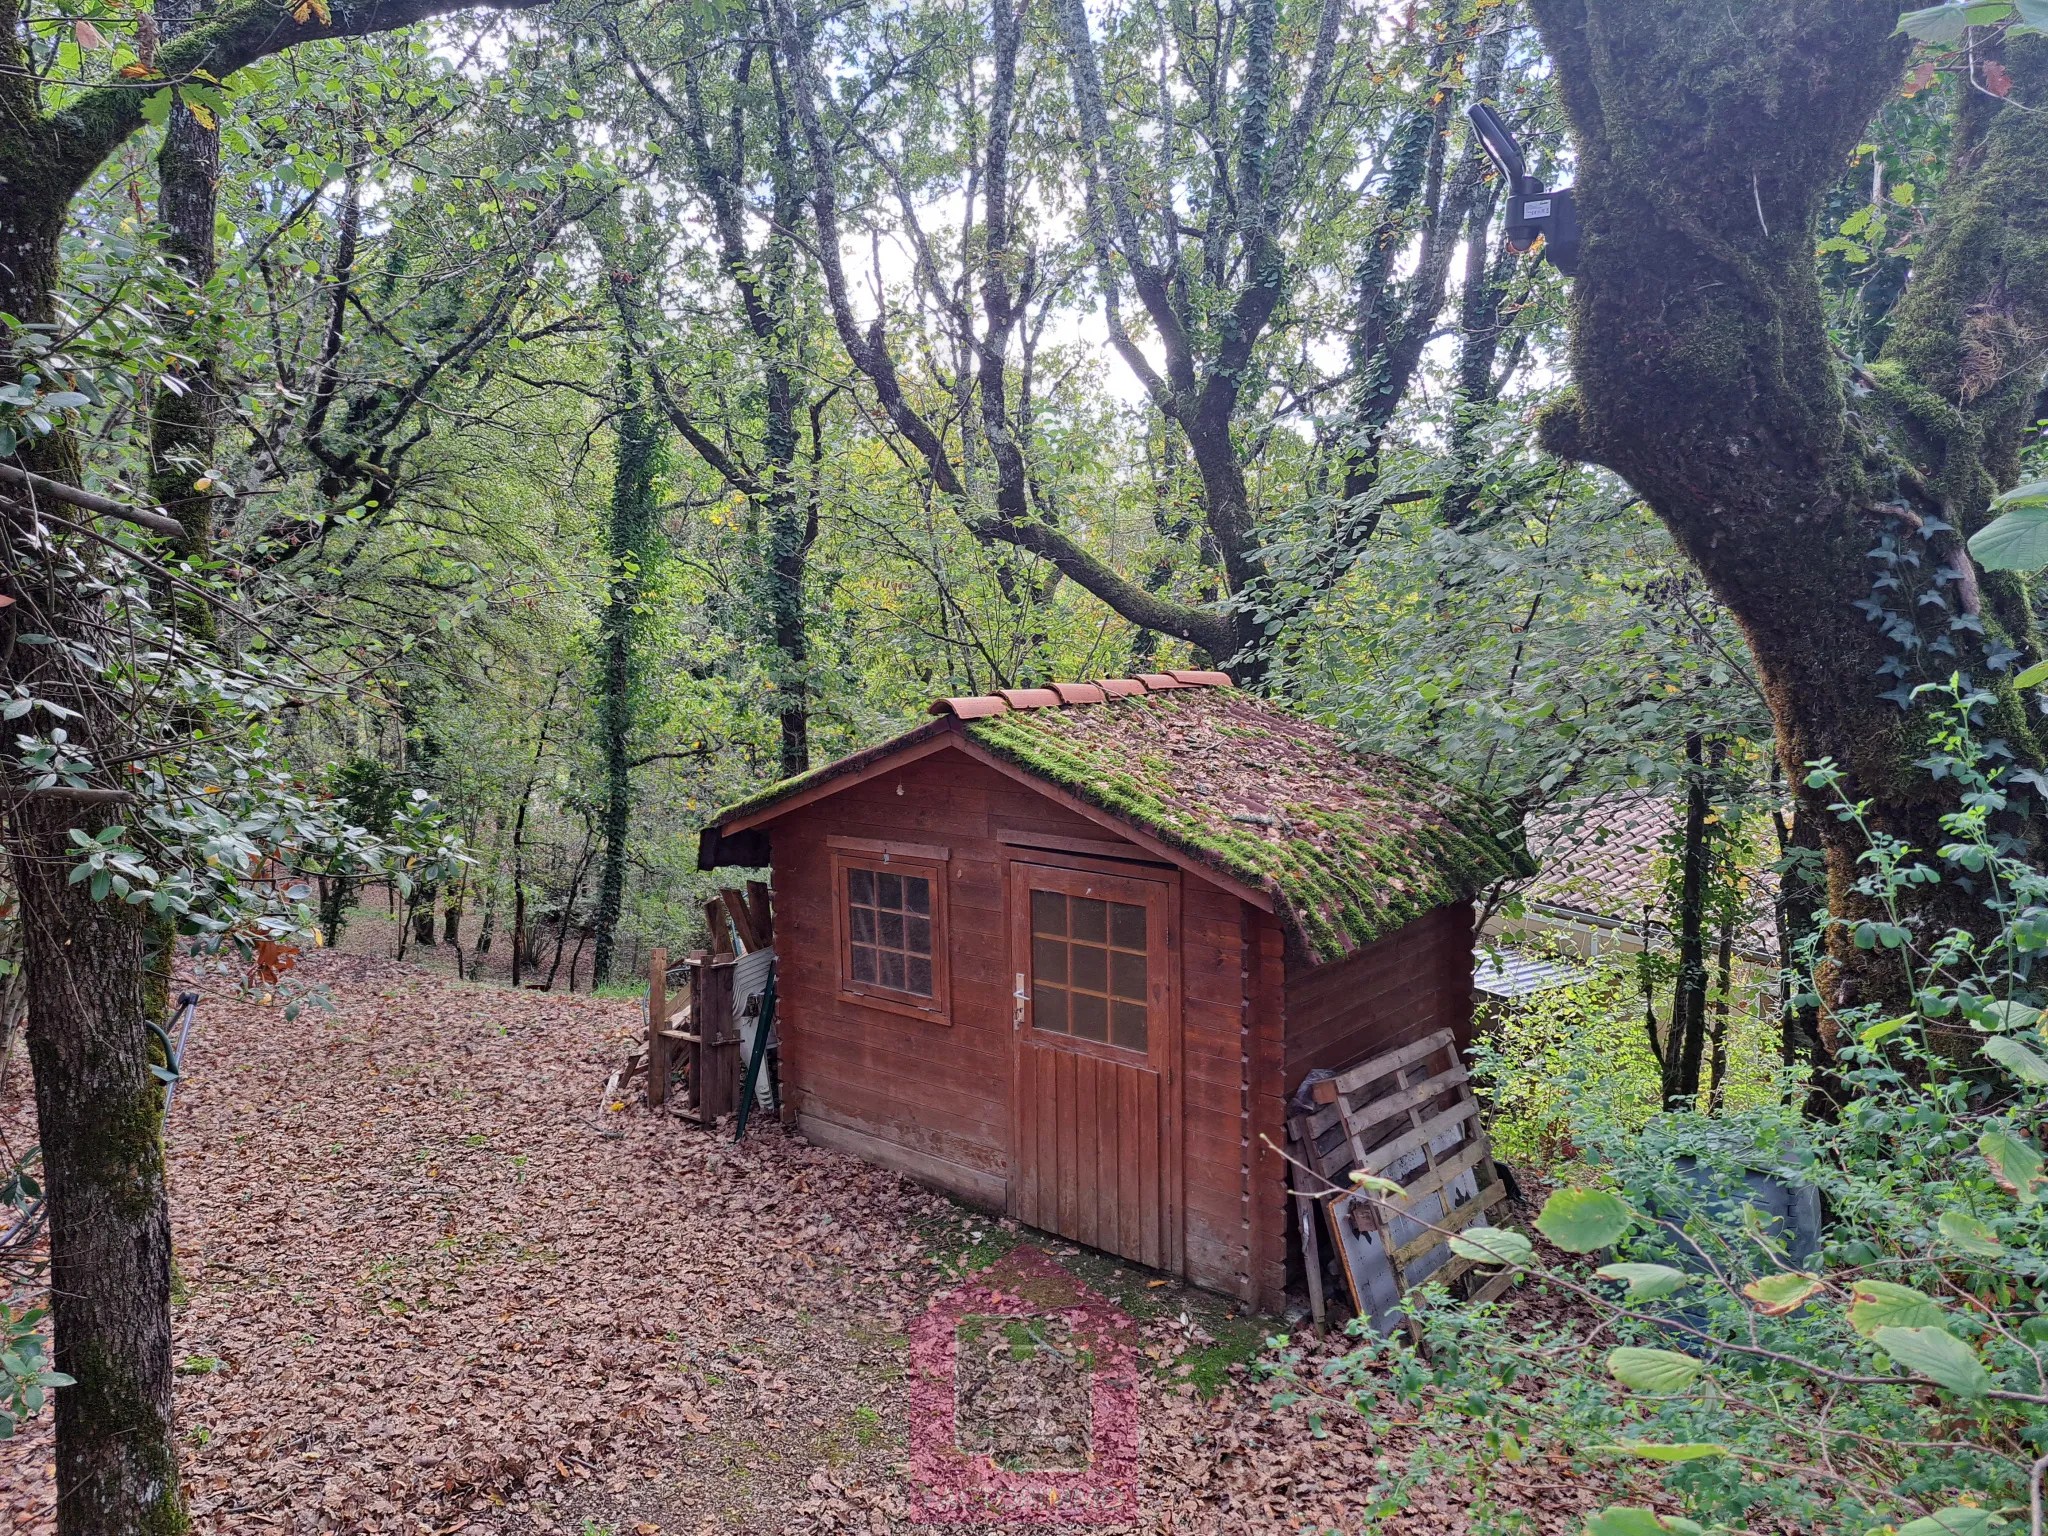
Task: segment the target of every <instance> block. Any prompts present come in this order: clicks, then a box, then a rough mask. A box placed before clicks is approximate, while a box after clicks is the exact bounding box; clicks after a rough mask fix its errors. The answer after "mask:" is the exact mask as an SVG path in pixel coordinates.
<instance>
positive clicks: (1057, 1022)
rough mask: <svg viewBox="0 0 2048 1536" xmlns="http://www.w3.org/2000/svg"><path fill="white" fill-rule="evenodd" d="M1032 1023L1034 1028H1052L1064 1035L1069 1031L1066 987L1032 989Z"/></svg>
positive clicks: (1054, 1031) (1057, 1033) (1055, 1032)
mask: <svg viewBox="0 0 2048 1536" xmlns="http://www.w3.org/2000/svg"><path fill="white" fill-rule="evenodd" d="M1031 1024H1032V1027H1033V1028H1034V1029H1047V1030H1051V1031H1052V1032H1053V1033H1054V1034H1056V1035H1064V1034H1065V1033H1066V1032H1067V989H1066V988H1065V987H1033V988H1032V989H1031Z"/></svg>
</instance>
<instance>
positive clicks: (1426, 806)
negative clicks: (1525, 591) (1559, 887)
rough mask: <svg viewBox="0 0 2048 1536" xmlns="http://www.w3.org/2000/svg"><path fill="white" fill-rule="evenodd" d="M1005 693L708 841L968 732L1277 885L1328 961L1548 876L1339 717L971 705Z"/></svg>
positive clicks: (837, 770)
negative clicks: (1352, 739)
mask: <svg viewBox="0 0 2048 1536" xmlns="http://www.w3.org/2000/svg"><path fill="white" fill-rule="evenodd" d="M1183 675H1190V674H1183ZM1192 675H1193V676H1200V677H1204V678H1206V677H1208V676H1209V675H1210V674H1192ZM1072 692H1073V686H1072V685H1066V686H1063V687H1062V689H1061V694H1062V695H1063V696H1066V695H1070V694H1071V693H1072ZM1086 693H1088V694H1096V695H1097V697H1101V696H1100V694H1099V693H1098V692H1097V690H1096V689H1094V688H1092V687H1091V688H1087V689H1086ZM1006 697H1007V698H1012V699H1020V700H1024V699H1035V698H1042V697H1047V695H1020V694H1011V695H1007V696H1006ZM994 702H995V701H994V700H992V699H991V700H988V701H977V700H954V701H945V702H944V703H942V704H941V705H935V706H934V708H935V709H938V708H945V709H947V710H948V712H949V714H950V716H951V717H950V718H942V719H939V720H935V721H932V722H930V723H929V724H927V725H924V726H921V727H919V728H918V729H917V730H915V731H912V732H910V733H908V734H907V735H905V736H900V737H898V738H896V739H895V740H894V741H890V742H885V743H883V744H882V745H881V746H878V747H872V748H869V749H868V750H867V751H865V752H861V753H857V754H855V755H854V756H853V757H851V758H843V759H841V760H840V761H838V762H836V763H832V764H829V765H827V766H826V767H824V768H820V769H816V770H814V771H812V772H811V773H809V774H805V775H803V776H801V777H800V778H795V779H789V780H785V781H783V782H782V783H780V784H776V785H771V786H770V787H769V788H767V789H765V790H763V791H762V792H761V793H760V794H757V795H754V796H752V797H750V798H749V799H747V800H744V801H742V802H740V803H739V804H738V805H735V806H732V807H729V808H728V809H727V810H725V811H722V812H720V813H719V815H718V816H717V817H716V818H715V824H714V826H713V827H712V828H709V829H707V846H709V841H710V839H711V838H713V837H715V835H716V833H717V830H718V828H719V827H722V826H726V825H730V824H732V823H733V822H736V821H740V820H742V819H746V818H752V817H756V816H758V815H759V813H760V812H761V811H762V810H764V809H767V808H769V807H770V806H772V805H773V804H775V803H776V802H777V801H779V800H783V799H785V798H789V797H791V796H794V795H796V794H798V793H800V792H802V791H804V790H806V789H810V788H812V787H814V786H816V785H819V784H823V783H826V782H828V781H829V780H831V779H833V778H836V777H840V776H845V775H851V774H854V773H857V772H859V771H860V770H861V769H862V768H864V767H866V766H868V765H870V764H873V763H876V762H879V761H882V760H883V759H885V758H887V757H890V756H893V755H894V754H896V753H897V752H900V751H903V750H905V749H907V748H910V747H913V746H915V745H918V744H920V743H921V742H924V741H927V740H929V739H930V738H931V737H932V736H933V735H934V734H935V733H937V732H940V731H958V732H960V733H961V734H962V735H964V736H965V737H966V739H967V740H969V741H971V742H973V743H974V744H975V745H977V746H979V747H981V748H983V749H984V750H986V751H987V752H989V753H991V754H993V755H994V756H996V757H999V758H1001V759H1003V760H1004V761H1005V762H1008V763H1012V764H1014V765H1015V766H1017V767H1018V768H1020V769H1022V770H1024V771H1025V772H1026V773H1028V774H1030V775H1032V776H1033V777H1035V778H1039V779H1043V780H1045V781H1046V782H1048V783H1051V784H1056V785H1058V786H1059V787H1060V788H1062V789H1063V790H1065V791H1066V792H1067V793H1069V794H1071V795H1073V796H1075V797H1077V798H1079V799H1081V800H1084V801H1086V802H1088V803H1089V804H1090V805H1093V806H1096V807H1098V808H1100V809H1101V810H1104V811H1107V812H1108V813H1109V814H1110V815H1112V816H1114V817H1116V818H1117V819H1119V820H1121V821H1124V822H1127V823H1128V824H1130V825H1131V826H1133V827H1136V828H1139V829H1141V830H1142V831H1144V832H1147V833H1149V834H1150V835H1151V836H1153V837H1154V838H1156V839H1158V840H1159V841H1160V842H1162V843H1165V844H1167V845H1168V846H1170V847H1172V848H1174V849H1176V850H1177V851H1179V852H1181V853H1182V854H1184V855H1186V856H1187V857H1188V858H1189V859H1190V860H1191V861H1192V862H1194V863H1195V864H1197V865H1200V866H1203V867H1206V868H1208V869H1212V870H1214V871H1215V872H1216V873H1218V874H1219V875H1222V876H1225V877H1227V878H1228V879H1230V880H1232V881H1234V882H1236V883H1237V884H1239V885H1241V886H1249V887H1252V888H1254V889H1257V890H1260V891H1263V892H1264V893H1265V894H1266V896H1267V897H1268V898H1269V899H1270V900H1271V901H1272V903H1273V907H1274V910H1275V911H1276V912H1277V913H1278V914H1279V916H1280V918H1281V920H1282V921H1283V922H1284V923H1285V924H1286V925H1287V927H1288V928H1289V929H1290V930H1291V931H1292V933H1293V935H1294V937H1295V938H1296V939H1297V940H1298V941H1299V942H1300V943H1301V945H1302V947H1303V949H1304V950H1305V951H1306V952H1307V954H1308V955H1309V957H1310V958H1312V959H1313V960H1316V961H1318V962H1320V961H1328V960H1335V959H1340V958H1341V957H1343V956H1344V955H1346V954H1348V953H1350V952H1351V951H1352V950H1354V949H1357V948H1359V947H1360V946H1362V945H1364V944H1368V943H1370V942H1372V941H1373V940H1374V939H1377V938H1379V937H1381V936H1383V935H1385V934H1388V933H1391V932H1393V931H1394V930H1395V929H1397V928H1399V927H1401V926H1403V925H1404V924H1406V923H1408V922H1410V921H1412V920H1413V919H1415V918H1417V917H1420V916H1421V915H1422V914H1423V913H1425V912H1428V911H1430V910H1432V909H1433V908H1436V907H1440V906H1444V905H1446V904H1447V903H1450V902H1455V901H1464V900H1468V899H1470V898H1471V897H1472V896H1474V895H1476V894H1477V893H1478V892H1480V891H1482V890H1484V889H1485V888H1486V887H1488V886H1490V885H1492V884H1494V883H1495V882H1496V881H1500V880H1504V879H1515V878H1521V877H1524V876H1528V875H1532V874H1534V873H1535V866H1534V865H1533V863H1532V862H1531V861H1530V858H1529V855H1528V852H1527V850H1526V848H1525V847H1524V845H1523V842H1522V838H1521V834H1520V832H1519V830H1518V829H1516V828H1514V827H1513V826H1511V825H1510V824H1509V823H1508V822H1506V821H1505V819H1504V818H1502V817H1501V815H1500V814H1499V813H1498V812H1497V811H1495V810H1494V809H1493V808H1492V807H1491V806H1490V805H1488V804H1487V803H1486V802H1485V801H1484V800H1482V799H1480V798H1479V797H1477V796H1475V795H1473V794H1471V793H1469V792H1467V791H1465V790H1462V789H1459V788H1457V787H1456V786H1454V785H1451V784H1447V783H1445V782H1444V781H1442V780H1440V779H1438V778H1435V777H1434V776H1433V775H1431V774H1429V773H1426V772H1424V771H1423V770H1422V769H1420V768H1418V767H1416V766H1415V765H1414V764H1413V763H1409V762H1405V761H1403V760H1401V759H1399V758H1393V757H1386V756H1382V755H1379V754H1376V753H1359V752H1354V751H1352V750H1351V749H1350V748H1349V747H1348V746H1347V745H1346V744H1345V742H1344V741H1343V739H1342V738H1341V737H1339V736H1338V735H1337V734H1336V733H1335V732H1334V731H1332V730H1330V729H1329V728H1328V727H1327V726H1324V725H1320V724H1318V723H1316V722H1315V721H1312V720H1306V719H1303V718H1301V717H1300V716H1298V715H1294V714H1291V713H1289V712H1287V711H1285V710H1283V709H1280V708H1278V707H1276V706H1275V705H1273V704H1272V703H1270V702H1268V701H1266V700H1264V699H1259V698H1255V697H1253V696H1251V695H1249V694H1244V693H1240V692H1238V691H1237V690H1236V689H1234V688H1229V687H1216V686H1178V687H1176V686H1172V685H1170V684H1169V685H1168V686H1166V687H1165V688H1163V689H1162V690H1161V691H1156V692H1152V691H1148V692H1139V693H1134V694H1132V695H1130V696H1123V697H1118V696H1115V695H1111V696H1109V697H1105V698H1101V702H1097V703H1081V702H1066V703H1053V704H1051V705H1049V706H1045V705H1036V704H1031V703H1026V704H1025V705H1024V706H1023V707H1007V708H999V709H997V710H996V711H993V712H990V711H980V712H979V713H980V718H963V717H971V716H973V715H975V714H976V713H977V710H976V708H975V706H977V705H979V704H983V703H994Z"/></svg>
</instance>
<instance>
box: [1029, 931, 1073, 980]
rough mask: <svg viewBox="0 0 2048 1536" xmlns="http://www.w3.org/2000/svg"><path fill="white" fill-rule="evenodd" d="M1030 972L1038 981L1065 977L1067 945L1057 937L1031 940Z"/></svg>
mask: <svg viewBox="0 0 2048 1536" xmlns="http://www.w3.org/2000/svg"><path fill="white" fill-rule="evenodd" d="M1031 974H1032V976H1033V978H1034V979H1036V980H1038V981H1055V982H1063V981H1065V980H1066V979H1067V946H1066V945H1064V944H1062V943H1061V942H1060V941H1059V940H1058V939H1038V938H1034V939H1033V940H1032V941H1031Z"/></svg>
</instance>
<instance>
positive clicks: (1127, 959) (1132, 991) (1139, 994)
mask: <svg viewBox="0 0 2048 1536" xmlns="http://www.w3.org/2000/svg"><path fill="white" fill-rule="evenodd" d="M1109 990H1110V992H1111V994H1112V995H1113V996H1116V997H1128V998H1134V999H1136V1000H1137V1001H1138V1002H1141V1003H1142V1002H1144V1001H1145V957H1144V956H1143V955H1127V954H1125V953H1124V952H1123V951H1122V950H1120V949H1117V950H1111V951H1110V955H1109Z"/></svg>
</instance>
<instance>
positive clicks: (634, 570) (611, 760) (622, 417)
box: [569, 349, 661, 990]
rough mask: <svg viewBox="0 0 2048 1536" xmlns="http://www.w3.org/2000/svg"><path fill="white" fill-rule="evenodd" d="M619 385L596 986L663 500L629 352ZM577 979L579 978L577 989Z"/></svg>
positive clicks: (601, 725)
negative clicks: (647, 577) (644, 606)
mask: <svg viewBox="0 0 2048 1536" xmlns="http://www.w3.org/2000/svg"><path fill="white" fill-rule="evenodd" d="M619 382H620V391H621V395H622V398H623V401H624V408H623V409H622V410H621V411H620V413H619V417H618V421H617V425H616V429H615V430H616V431H617V434H618V438H617V445H616V453H617V457H616V460H615V465H616V467H615V469H614V471H613V475H612V499H611V521H610V525H609V526H608V527H607V528H606V530H605V535H606V553H607V555H608V556H609V558H610V560H611V582H610V587H609V590H608V592H607V594H606V598H605V608H604V613H603V615H602V617H601V619H600V621H599V629H600V633H601V640H600V642H599V643H600V645H601V647H602V653H603V658H604V674H603V677H602V679H601V682H600V686H601V688H602V692H601V694H600V695H599V701H598V737H599V748H600V750H601V752H602V754H603V758H604V812H603V820H602V822H601V832H602V835H603V839H604V851H603V856H602V860H601V862H600V864H599V866H598V881H597V911H596V913H595V914H594V915H593V917H592V924H593V926H594V927H595V928H596V930H597V954H596V956H595V958H594V960H593V962H592V969H591V975H592V984H593V985H599V984H602V983H604V982H606V981H609V980H610V979H611V974H612V954H613V950H614V946H615V944H616V942H617V933H618V926H619V913H620V911H621V909H622V908H623V906H624V903H625V896H626V846H627V841H628V839H629V838H630V837H631V835H632V831H633V761H632V744H633V726H634V722H635V718H636V716H637V714H638V709H639V681H640V680H639V667H638V665H637V660H636V657H635V649H634V642H635V640H636V639H637V637H638V633H639V624H638V620H637V614H638V611H639V607H640V598H641V593H642V590H643V583H642V580H641V576H642V569H641V567H642V562H643V561H645V560H647V559H648V558H650V556H651V554H652V548H651V546H652V543H653V533H654V527H655V523H656V520H657V507H658V504H659V499H660V498H659V496H658V494H657V491H656V487H655V483H654V477H655V475H656V473H657V472H658V469H659V464H658V459H659V455H660V446H661V445H660V441H659V436H658V428H657V427H656V425H655V417H654V411H653V409H652V408H651V407H650V406H649V404H648V401H647V395H646V391H645V387H644V385H643V383H642V380H641V377H640V370H639V368H638V367H637V366H636V365H635V362H634V358H633V353H632V351H631V350H630V349H628V350H626V351H624V352H623V353H622V355H621V357H620V360H619ZM575 979H576V978H575V975H574V973H573V972H572V973H571V975H570V978H569V981H570V987H571V989H572V990H573V989H574V986H575Z"/></svg>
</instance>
